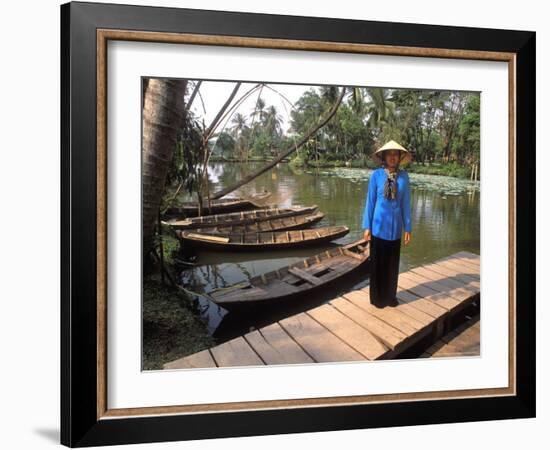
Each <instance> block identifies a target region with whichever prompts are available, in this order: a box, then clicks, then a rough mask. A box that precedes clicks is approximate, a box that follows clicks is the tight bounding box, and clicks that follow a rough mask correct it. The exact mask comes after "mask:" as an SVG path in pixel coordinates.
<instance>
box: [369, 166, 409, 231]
mask: <svg viewBox="0 0 550 450" xmlns="http://www.w3.org/2000/svg"><path fill="white" fill-rule="evenodd" d="M387 178H388V176H387V174H386V171H385V170H384V169H382V168H380V169H376V170H375V171H374V172H372V174H371V177H370V180H369V190H368V192H367V201H366V204H365V211H364V213H363V229H364V230H367V229H368V230H370V231H371V233H372V235H373V236H375V237H377V238H380V239H386V240H388V241H395V240H397V239H401V233H402V232H403V229H404V230H405V231H408V232H410V231H411V191H410V185H409V174H408V173H407V172H405V171H404V170H399V171H398V172H397V177H396V181H397V198H396V199H395V200H388V199H387V198H386V197H384V185H385V183H386V179H387Z"/></svg>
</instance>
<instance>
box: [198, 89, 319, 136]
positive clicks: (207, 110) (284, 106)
mask: <svg viewBox="0 0 550 450" xmlns="http://www.w3.org/2000/svg"><path fill="white" fill-rule="evenodd" d="M235 84H236V83H235V82H229V81H203V82H202V84H201V87H200V93H201V96H202V100H203V101H202V102H201V101H200V99H199V98H198V96H197V97H196V98H195V100H194V101H193V105H192V107H191V109H192V111H193V112H194V113H195V114H196V115H197V117H199V118H204V121H205V124H206V126H208V125H209V124H210V123H211V122H212V120H213V119H214V117H215V115H216V114H217V112H218V111H219V110H220V108H221V107H222V105H223V104H224V103H225V101H226V100H227V98H228V97H229V95H230V94H231V92H232V91H233V89H234V87H235ZM257 84H258V83H242V84H241V87H240V88H239V91H238V92H237V95H236V96H235V98H234V99H233V102H232V105H233V104H234V103H235V102H237V101H238V99H239V98H240V97H241V96H243V95H244V94H245V93H246V92H247V91H248V90H249V89H251V88H252V87H254V86H255V85H257ZM268 86H270V87H272V88H273V89H275V90H277V91H278V92H279V93H281V94H282V95H284V96H285V97H286V99H288V100H289V102H290V103H292V104H294V103H296V102H297V101H298V99H299V98H300V97H301V96H302V94H303V93H304V92H305V91H307V90H308V89H310V88H311V87H312V86H304V85H295V84H273V83H270V84H269V85H268ZM259 94H260V90H257V91H256V92H254V93H253V94H252V95H250V96H249V97H248V98H247V99H246V100H245V101H244V102H243V103H242V104H241V105H239V106H238V108H237V109H236V110H235V112H236V113H237V112H238V113H241V114H243V115H244V116H245V117H247V118H249V117H250V115H251V114H252V112H253V110H254V107H255V105H256V102H257V100H258V95H259ZM260 95H261V98H262V99H263V100H264V101H265V103H266V106H270V105H274V106H275V107H276V108H277V111H278V112H279V115H280V116H281V117H282V119H283V123H282V129H283V130H284V131H286V130H287V129H288V128H289V127H290V111H291V106H290V104H289V102H287V101H286V100H284V99H283V98H281V96H280V95H279V94H277V93H275V92H273V91H272V90H271V89H269V88H267V87H264V88H263V89H261V94H260ZM203 103H204V108H203ZM249 120H250V119H249ZM226 121H227V123H228V124H227V129H229V128H230V127H231V118H230V117H228V118H227V119H226V120H225V121H224V122H222V128H223V125H224V124H225V122H226ZM222 128H220V129H219V130H220V131H221V129H222Z"/></svg>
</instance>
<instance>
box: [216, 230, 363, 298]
mask: <svg viewBox="0 0 550 450" xmlns="http://www.w3.org/2000/svg"><path fill="white" fill-rule="evenodd" d="M368 261H369V248H368V243H367V242H366V241H365V240H363V239H361V240H359V241H356V242H354V243H352V244H348V245H344V246H340V247H336V248H333V249H331V250H327V251H326V252H323V253H320V254H318V255H315V256H311V257H309V258H307V259H305V260H303V261H300V262H298V263H296V264H292V265H290V266H288V267H284V268H282V269H278V270H274V271H272V272H268V273H265V274H263V275H260V276H256V277H254V278H251V279H250V280H249V281H247V282H244V283H238V284H235V285H233V286H229V287H226V288H221V289H216V290H214V291H212V292H210V294H209V297H210V298H211V300H212V301H214V302H215V303H217V304H218V305H220V306H223V307H224V308H226V309H232V308H239V307H245V306H252V305H256V306H258V305H267V304H273V303H277V302H282V301H287V300H291V299H295V298H297V297H303V296H304V295H309V294H311V293H313V292H314V291H316V290H319V289H323V288H326V287H328V286H331V285H334V284H335V283H337V282H338V281H340V280H341V279H342V278H344V277H346V276H348V275H350V274H351V273H352V272H355V271H357V270H359V269H360V268H362V267H364V266H365V265H366V264H367V262H368Z"/></svg>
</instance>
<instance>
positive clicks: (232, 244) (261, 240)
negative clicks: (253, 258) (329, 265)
mask: <svg viewBox="0 0 550 450" xmlns="http://www.w3.org/2000/svg"><path fill="white" fill-rule="evenodd" d="M294 217H296V216H294ZM348 233H349V228H348V227H345V226H337V227H326V228H315V229H313V230H296V231H288V230H287V231H264V232H260V233H243V232H241V233H215V232H198V231H195V230H190V231H182V232H181V234H180V238H181V240H182V241H183V242H185V244H187V245H190V246H193V247H195V248H206V249H211V250H218V251H224V250H225V251H232V252H238V251H260V250H278V249H288V248H301V247H315V246H318V245H322V244H326V243H327V242H330V241H333V240H335V239H339V238H341V237H343V236H345V235H346V234H348Z"/></svg>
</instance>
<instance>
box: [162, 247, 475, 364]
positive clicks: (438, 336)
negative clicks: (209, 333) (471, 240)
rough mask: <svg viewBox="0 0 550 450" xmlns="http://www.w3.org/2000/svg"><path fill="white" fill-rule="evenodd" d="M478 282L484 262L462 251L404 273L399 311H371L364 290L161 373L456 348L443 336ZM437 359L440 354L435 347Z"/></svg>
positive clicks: (189, 358)
mask: <svg viewBox="0 0 550 450" xmlns="http://www.w3.org/2000/svg"><path fill="white" fill-rule="evenodd" d="M479 282H480V271H479V256H478V255H475V254H473V253H468V252H459V253H456V254H454V255H451V256H449V257H446V258H443V259H440V260H438V261H436V262H434V263H431V264H426V265H423V266H420V267H416V268H414V269H411V270H408V271H406V272H403V273H400V274H399V281H398V286H399V288H398V294H397V299H398V302H399V304H398V306H395V307H386V308H377V307H375V306H373V305H371V303H370V299H369V289H368V287H366V288H364V289H359V290H355V291H351V292H349V293H347V294H344V295H343V296H341V297H338V298H335V299H333V300H331V301H329V302H328V303H326V304H324V305H321V306H318V307H316V308H313V309H310V310H308V311H305V312H302V313H299V314H296V315H293V316H290V317H287V318H285V319H282V320H280V321H278V322H275V323H273V324H271V325H268V326H265V327H263V328H260V329H257V330H254V331H251V332H249V333H247V334H245V335H243V336H240V337H237V338H235V339H232V340H230V341H228V342H225V343H223V344H221V345H217V346H215V347H212V348H210V349H207V350H204V351H201V352H199V353H195V354H192V355H189V356H185V357H183V358H180V359H177V360H175V361H172V362H169V363H167V364H165V365H164V368H165V369H185V368H207V367H231V366H256V365H273V364H304V363H305V364H307V363H322V362H341V361H362V360H377V359H391V358H395V357H397V356H398V355H399V354H401V353H403V352H404V351H406V350H407V349H411V347H412V346H414V345H415V344H418V343H419V342H427V345H426V346H427V347H429V346H430V344H433V343H436V344H438V345H440V346H441V347H443V346H444V345H445V344H450V343H451V342H450V339H451V337H450V336H449V337H448V338H447V341H445V340H444V339H445V338H444V336H446V335H447V336H448V333H449V332H451V331H452V330H451V328H452V326H453V318H455V317H456V316H457V314H458V313H459V312H460V311H463V310H464V308H466V307H468V306H469V305H471V303H472V302H473V301H474V300H476V299H479V289H480V284H479ZM455 337H456V336H455ZM442 338H443V340H442ZM478 344H479V343H478ZM450 348H451V347H449V349H450ZM453 348H455V349H456V348H458V346H457V345H455V346H454V347H453ZM432 353H433V356H437V355H436V354H435V353H436V349H435V347H434V348H433V349H432ZM455 353H456V352H455ZM431 355H432V354H428V353H426V354H424V355H423V356H431Z"/></svg>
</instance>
